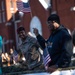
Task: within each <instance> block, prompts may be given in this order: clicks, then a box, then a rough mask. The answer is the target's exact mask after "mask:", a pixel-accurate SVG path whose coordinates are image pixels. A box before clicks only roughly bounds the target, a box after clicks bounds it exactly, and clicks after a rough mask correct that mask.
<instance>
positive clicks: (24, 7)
mask: <svg viewBox="0 0 75 75" xmlns="http://www.w3.org/2000/svg"><path fill="white" fill-rule="evenodd" d="M17 8H18V11H20V12H31V9H30V6H29V3H28V2H23V1H22V0H18V1H17Z"/></svg>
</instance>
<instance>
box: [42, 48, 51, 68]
mask: <svg viewBox="0 0 75 75" xmlns="http://www.w3.org/2000/svg"><path fill="white" fill-rule="evenodd" d="M50 61H51V58H50V54H49V53H48V49H47V47H46V48H45V49H44V51H43V63H44V66H45V69H47V68H48V66H49V62H50Z"/></svg>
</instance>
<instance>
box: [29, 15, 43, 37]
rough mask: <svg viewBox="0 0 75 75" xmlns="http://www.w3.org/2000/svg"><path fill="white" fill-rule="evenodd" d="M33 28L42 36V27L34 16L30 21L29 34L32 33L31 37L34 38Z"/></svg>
mask: <svg viewBox="0 0 75 75" xmlns="http://www.w3.org/2000/svg"><path fill="white" fill-rule="evenodd" d="M33 28H37V29H38V31H39V33H40V35H42V25H41V21H40V20H39V18H38V17H37V16H34V17H33V18H32V20H31V23H30V32H31V33H32V36H34V37H35V35H34V33H33Z"/></svg>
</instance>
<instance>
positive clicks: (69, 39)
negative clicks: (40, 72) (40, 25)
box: [2, 14, 75, 72]
mask: <svg viewBox="0 0 75 75" xmlns="http://www.w3.org/2000/svg"><path fill="white" fill-rule="evenodd" d="M47 25H48V28H49V31H50V36H49V38H48V39H47V40H45V39H44V38H43V37H42V36H41V35H40V34H39V31H38V29H37V28H33V32H34V34H35V35H36V38H37V39H36V38H34V37H32V36H30V35H29V34H27V33H26V31H25V28H24V27H19V28H18V29H17V33H18V36H19V38H21V41H22V44H21V45H20V46H19V47H18V50H17V51H15V50H13V49H10V53H9V54H8V53H2V62H3V63H4V64H6V65H8V66H10V65H11V64H16V63H18V62H19V63H21V64H23V65H25V66H27V68H28V69H35V68H37V67H40V66H42V65H43V66H44V67H45V66H46V68H45V69H46V70H47V71H48V72H54V71H55V70H56V69H58V68H66V67H69V65H70V63H71V57H72V56H73V51H75V50H74V49H73V48H74V47H75V30H74V31H73V34H72V35H71V34H69V32H68V30H67V28H65V27H64V25H62V24H61V23H60V18H59V16H58V15H57V14H51V15H50V16H49V17H48V19H47ZM41 50H42V51H43V54H41V52H40V51H41ZM45 50H47V51H48V54H49V56H47V55H48V54H47V55H46V53H45V52H46V51H45ZM44 54H45V55H44ZM43 56H47V57H46V59H47V60H46V61H43V58H42V57H43ZM44 58H45V57H44ZM48 60H49V61H48ZM45 62H46V64H43V63H45Z"/></svg>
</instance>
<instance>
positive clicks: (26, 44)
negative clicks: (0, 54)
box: [17, 27, 42, 69]
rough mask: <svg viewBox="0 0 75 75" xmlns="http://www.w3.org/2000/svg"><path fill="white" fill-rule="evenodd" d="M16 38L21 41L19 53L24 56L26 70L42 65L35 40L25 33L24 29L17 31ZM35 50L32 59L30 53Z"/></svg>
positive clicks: (20, 28)
mask: <svg viewBox="0 0 75 75" xmlns="http://www.w3.org/2000/svg"><path fill="white" fill-rule="evenodd" d="M17 33H18V36H19V37H20V38H21V40H22V44H21V45H20V46H19V47H18V50H19V53H22V55H24V56H25V59H26V64H27V67H28V69H34V68H35V67H39V66H40V65H41V64H42V58H41V54H40V52H39V47H40V46H39V44H38V42H37V40H36V39H35V38H33V37H32V36H30V35H29V34H27V33H26V31H25V29H24V27H19V28H18V29H17ZM33 49H35V52H37V53H36V55H34V56H35V57H33V58H32V51H33Z"/></svg>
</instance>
